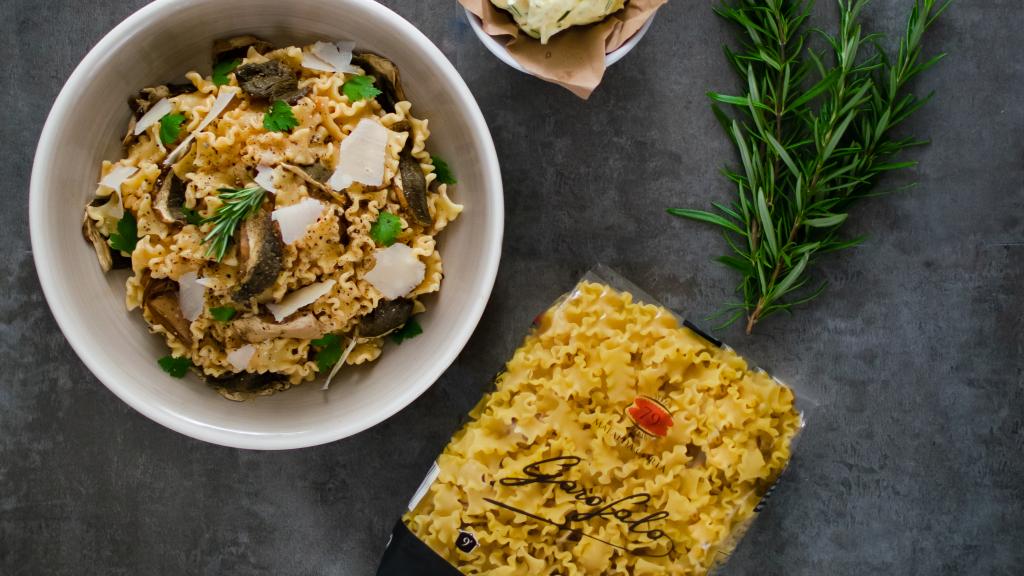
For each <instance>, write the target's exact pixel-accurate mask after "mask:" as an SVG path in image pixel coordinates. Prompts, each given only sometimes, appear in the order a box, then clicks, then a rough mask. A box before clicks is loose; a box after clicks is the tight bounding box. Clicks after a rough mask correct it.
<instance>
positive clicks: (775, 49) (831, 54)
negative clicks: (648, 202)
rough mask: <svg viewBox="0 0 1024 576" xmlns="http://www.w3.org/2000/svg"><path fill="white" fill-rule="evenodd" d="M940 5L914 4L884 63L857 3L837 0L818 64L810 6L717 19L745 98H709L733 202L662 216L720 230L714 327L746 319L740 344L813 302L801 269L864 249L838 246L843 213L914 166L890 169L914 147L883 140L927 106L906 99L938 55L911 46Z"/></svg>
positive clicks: (789, 0) (744, 4)
mask: <svg viewBox="0 0 1024 576" xmlns="http://www.w3.org/2000/svg"><path fill="white" fill-rule="evenodd" d="M949 2H950V0H915V1H914V6H913V8H912V10H911V13H910V16H909V18H908V20H907V29H906V33H905V34H904V35H903V37H902V38H901V39H900V44H899V49H898V50H897V53H896V55H895V57H894V58H891V59H890V58H889V56H888V55H887V54H886V52H885V51H884V49H883V48H881V46H880V45H879V41H880V39H881V36H880V35H878V34H864V33H863V31H862V29H861V25H860V23H859V21H858V16H859V15H860V12H861V10H862V9H863V8H864V6H865V5H866V4H867V0H838V5H839V31H838V33H837V34H836V35H835V36H832V35H829V34H827V33H825V32H822V31H820V30H819V31H815V32H817V33H818V34H820V35H821V37H823V38H824V40H825V41H826V43H827V45H828V50H827V51H825V52H820V53H819V52H817V51H815V50H814V49H812V48H809V47H808V46H807V44H808V42H809V41H810V40H811V36H810V34H811V32H809V31H808V30H807V29H806V28H805V24H806V21H807V18H808V15H809V13H810V8H811V6H812V4H813V0H735V1H734V2H733V3H731V4H723V5H722V6H720V7H719V8H717V9H716V12H717V13H718V14H719V15H720V16H721V17H723V18H724V19H726V20H727V21H729V22H732V23H734V24H736V25H738V26H739V27H740V28H741V29H742V30H743V32H744V42H743V46H742V49H741V50H739V51H737V52H733V51H732V50H731V49H729V48H728V47H726V48H725V54H726V57H727V59H728V60H729V62H730V64H731V65H732V67H733V68H734V69H735V70H736V72H737V73H738V75H739V76H740V79H741V81H742V83H743V85H744V86H745V94H744V95H743V96H732V95H725V94H718V93H714V92H711V93H709V94H708V96H709V97H710V98H711V100H712V110H713V111H714V113H715V116H716V117H717V118H718V120H719V121H720V123H721V124H722V126H723V128H724V129H725V131H726V133H727V134H728V135H729V138H730V139H731V140H732V142H733V143H734V144H735V146H736V148H737V151H738V152H739V157H740V168H739V169H730V168H726V169H724V174H725V176H726V177H727V178H728V179H729V180H730V181H732V182H733V183H734V184H735V185H736V188H737V198H736V200H735V201H734V202H732V203H730V205H729V206H725V205H723V204H719V203H712V204H713V206H714V207H715V211H705V210H692V209H686V208H672V209H669V213H670V214H673V215H675V216H680V217H683V218H689V219H691V220H698V221H702V222H707V223H710V224H713V225H716V226H719V227H720V228H722V232H723V235H724V236H725V239H726V242H727V243H728V245H729V248H730V250H731V252H730V253H729V254H727V255H724V256H721V257H719V258H718V261H719V262H721V263H722V264H724V265H726V266H729V267H731V268H733V269H735V270H736V271H738V272H739V273H740V274H741V275H742V279H741V281H740V283H739V286H738V287H737V292H739V293H740V294H741V295H742V302H735V303H732V304H729V305H727V306H726V308H725V310H724V311H723V314H725V315H726V319H725V323H724V324H725V325H728V324H731V323H733V322H735V321H736V320H739V319H740V318H741V317H743V316H744V315H745V316H746V318H747V327H746V329H747V333H748V334H749V333H750V332H751V331H752V330H753V328H754V325H755V324H757V322H759V321H760V320H763V319H764V318H767V317H768V316H771V315H772V314H774V313H776V312H780V311H790V310H791V309H792V308H793V307H794V306H796V305H799V304H802V303H805V302H807V301H809V300H811V299H813V298H815V297H817V296H818V295H820V294H821V293H822V291H823V290H824V288H825V285H824V284H821V285H819V286H811V285H810V277H809V270H810V266H811V264H813V263H814V262H815V261H816V259H817V258H818V257H819V256H820V255H823V254H825V253H828V252H834V251H837V250H843V249H846V248H850V247H852V246H855V245H857V244H859V243H860V242H861V241H862V240H863V238H854V239H843V238H842V237H841V236H840V235H839V231H840V228H841V227H842V224H843V223H844V222H845V221H846V219H847V217H848V210H849V208H850V206H851V204H852V203H853V202H854V201H855V200H857V199H859V198H863V197H865V196H867V195H869V193H870V190H871V187H872V185H873V184H874V183H875V182H876V181H877V178H878V176H880V175H881V174H883V173H885V172H888V171H891V170H898V169H902V168H909V167H912V166H915V165H916V163H915V162H890V161H889V159H890V158H891V157H892V156H893V155H895V154H897V153H898V152H900V151H902V150H905V149H906V148H909V147H912V146H918V145H921V144H924V143H925V142H924V141H921V140H916V139H913V138H899V139H897V138H892V137H890V135H889V134H890V131H891V130H892V128H894V127H895V126H897V125H899V124H900V123H901V122H903V121H904V120H905V119H906V118H907V117H908V116H909V115H910V114H912V113H913V112H914V111H916V110H917V109H919V108H920V107H921V106H922V105H923V104H924V103H925V102H927V101H928V99H929V98H930V97H931V95H929V96H927V97H924V98H918V97H916V96H914V95H913V94H911V93H906V91H905V88H906V85H907V82H908V81H910V80H911V79H912V78H913V77H915V76H916V75H918V74H920V73H921V72H924V71H925V70H927V69H929V68H931V67H932V66H934V65H935V64H936V63H937V62H938V61H939V60H941V59H942V57H943V56H944V54H939V55H937V56H934V57H932V58H930V59H928V60H926V61H923V62H922V61H921V40H922V38H923V36H924V33H925V31H926V30H927V29H928V27H929V26H931V24H932V23H933V22H934V21H935V19H936V18H938V16H939V15H940V14H941V13H942V12H943V11H944V10H945V9H946V8H947V7H948V6H949ZM826 59H827V60H828V63H827V64H826ZM719 105H727V106H730V107H732V109H733V110H734V111H735V112H736V114H735V117H730V116H729V115H728V114H726V113H725V111H724V110H723V109H722V108H721V107H720V106H719Z"/></svg>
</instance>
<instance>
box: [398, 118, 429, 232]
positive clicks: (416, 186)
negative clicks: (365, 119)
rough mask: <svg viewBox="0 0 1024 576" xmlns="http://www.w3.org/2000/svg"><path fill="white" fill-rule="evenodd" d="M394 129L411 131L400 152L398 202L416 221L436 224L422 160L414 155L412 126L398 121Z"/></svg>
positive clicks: (424, 223) (426, 226)
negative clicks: (432, 215) (400, 190)
mask: <svg viewBox="0 0 1024 576" xmlns="http://www.w3.org/2000/svg"><path fill="white" fill-rule="evenodd" d="M392 130H395V131H399V132H408V133H409V137H408V138H406V139H405V147H404V148H402V151H401V152H400V153H399V154H398V174H399V175H401V177H402V193H401V194H399V195H398V203H399V204H401V205H402V209H404V210H405V211H406V212H408V213H409V215H410V216H412V220H413V221H414V222H416V223H417V224H419V225H420V226H423V227H424V228H429V227H431V226H433V225H434V219H433V218H432V217H431V216H430V207H429V206H428V205H427V177H426V176H424V175H423V169H422V168H420V161H419V160H417V159H416V157H415V156H413V155H412V146H413V137H412V127H411V126H409V124H408V123H406V122H398V123H396V124H395V125H394V126H393V127H392Z"/></svg>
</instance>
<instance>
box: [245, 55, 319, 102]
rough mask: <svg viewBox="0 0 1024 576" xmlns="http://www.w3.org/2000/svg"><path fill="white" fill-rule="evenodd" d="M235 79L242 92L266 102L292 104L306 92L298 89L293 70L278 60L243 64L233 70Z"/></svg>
mask: <svg viewBox="0 0 1024 576" xmlns="http://www.w3.org/2000/svg"><path fill="white" fill-rule="evenodd" d="M235 78H236V79H237V80H238V85H239V86H240V87H241V88H242V91H243V92H245V93H246V94H248V95H250V96H252V97H253V98H262V99H265V100H267V101H268V102H273V101H274V100H284V101H285V102H287V103H289V104H294V103H295V102H297V101H298V100H299V98H302V97H303V96H305V95H306V92H308V90H307V89H305V88H303V89H299V80H298V77H297V76H296V71H295V69H294V68H292V67H291V66H289V65H287V64H285V63H284V62H281V61H280V60H267V61H266V62H253V63H250V64H243V65H242V66H239V67H238V68H235Z"/></svg>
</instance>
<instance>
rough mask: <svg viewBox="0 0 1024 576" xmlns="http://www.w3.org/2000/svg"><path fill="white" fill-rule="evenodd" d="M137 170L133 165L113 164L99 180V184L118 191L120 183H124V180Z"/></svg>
mask: <svg viewBox="0 0 1024 576" xmlns="http://www.w3.org/2000/svg"><path fill="white" fill-rule="evenodd" d="M138 171H139V169H138V168H136V167H135V166H114V168H113V169H112V170H111V171H110V172H108V173H107V175H106V176H104V177H103V178H102V179H101V180H100V186H106V187H107V188H112V189H113V190H114V191H115V192H120V191H121V184H124V181H125V180H127V179H128V178H130V177H131V175H132V174H135V173H136V172H138Z"/></svg>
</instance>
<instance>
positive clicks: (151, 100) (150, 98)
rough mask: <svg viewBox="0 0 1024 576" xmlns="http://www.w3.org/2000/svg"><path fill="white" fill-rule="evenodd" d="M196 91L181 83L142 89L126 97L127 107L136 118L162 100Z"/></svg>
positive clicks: (194, 88)
mask: <svg viewBox="0 0 1024 576" xmlns="http://www.w3.org/2000/svg"><path fill="white" fill-rule="evenodd" d="M195 91H196V87H195V86H194V85H193V84H191V83H190V82H183V83H180V84H161V85H159V86H151V87H149V88H143V89H142V90H139V91H138V92H136V93H135V94H133V95H131V96H129V97H128V107H129V108H131V110H132V114H134V115H135V117H136V118H138V117H140V116H142V115H143V114H145V113H146V112H147V111H148V110H149V107H150V106H152V105H153V104H156V103H157V102H159V101H161V100H163V99H164V98H173V97H175V96H178V95H181V94H191V93H192V92H195Z"/></svg>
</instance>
